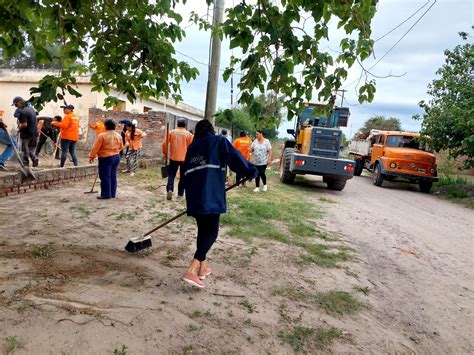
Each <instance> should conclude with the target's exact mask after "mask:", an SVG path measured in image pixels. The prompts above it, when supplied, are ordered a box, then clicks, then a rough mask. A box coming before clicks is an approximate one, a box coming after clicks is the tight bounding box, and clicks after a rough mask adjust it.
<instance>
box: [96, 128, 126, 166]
mask: <svg viewBox="0 0 474 355" xmlns="http://www.w3.org/2000/svg"><path fill="white" fill-rule="evenodd" d="M122 149H123V142H122V136H121V135H120V134H118V133H117V132H115V131H113V130H110V131H105V132H104V133H101V134H99V135H98V136H97V139H96V140H95V143H94V146H93V147H92V150H91V152H90V153H89V159H94V158H95V157H96V156H98V157H99V158H106V157H111V156H114V155H117V154H119V153H120V151H121V150H122Z"/></svg>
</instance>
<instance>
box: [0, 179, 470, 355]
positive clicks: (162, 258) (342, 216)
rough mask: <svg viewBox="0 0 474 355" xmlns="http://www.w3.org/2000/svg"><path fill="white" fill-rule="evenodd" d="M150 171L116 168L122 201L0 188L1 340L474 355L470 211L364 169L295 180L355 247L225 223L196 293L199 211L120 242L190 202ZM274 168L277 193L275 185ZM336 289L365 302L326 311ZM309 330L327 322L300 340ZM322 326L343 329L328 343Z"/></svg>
mask: <svg viewBox="0 0 474 355" xmlns="http://www.w3.org/2000/svg"><path fill="white" fill-rule="evenodd" d="M157 171H158V170H157ZM144 173H147V172H143V171H142V172H139V173H138V174H137V175H136V176H135V179H130V178H127V177H124V176H121V177H120V186H119V196H118V198H117V199H115V200H114V201H98V200H96V195H89V194H84V193H83V192H84V191H87V190H89V189H90V183H91V182H80V183H77V184H75V185H72V186H69V187H65V188H62V189H57V190H49V191H39V192H35V193H30V194H25V195H19V196H14V197H9V198H8V199H0V225H1V232H0V353H2V352H4V353H11V354H61V353H62V354H84V353H88V354H113V353H114V350H117V353H119V354H120V353H121V352H120V351H121V350H122V348H123V346H126V347H127V348H128V352H127V354H132V355H133V354H183V353H186V354H292V353H293V350H294V349H298V346H300V345H301V347H302V348H301V349H302V350H305V349H306V350H307V351H308V352H309V353H315V352H323V353H324V352H351V353H361V354H362V353H364V354H365V353H368V352H372V353H387V352H390V353H453V354H454V353H455V354H460V353H472V352H474V346H473V341H472V338H473V337H472V335H473V334H474V331H473V309H474V306H473V304H474V302H473V300H474V294H473V289H474V286H473V285H474V277H473V275H474V270H473V263H474V261H473V260H474V258H473V256H474V255H473V248H474V245H473V240H472V238H473V230H474V213H473V211H472V210H468V209H466V208H464V207H460V206H457V205H454V204H451V203H449V202H446V201H442V200H439V199H437V198H436V197H434V196H430V195H425V194H421V193H419V192H417V191H414V190H413V189H412V188H410V187H408V188H407V187H404V186H403V187H402V186H399V185H389V186H387V187H384V188H377V187H375V186H373V185H372V184H371V181H370V178H369V177H364V176H363V177H359V178H354V179H353V180H351V181H349V182H348V184H347V187H346V189H345V190H344V191H342V192H331V191H328V190H327V189H326V188H325V186H324V187H323V184H322V183H321V182H318V181H314V179H307V180H305V181H307V182H306V183H305V182H301V181H300V182H299V184H300V185H306V187H308V186H309V188H306V189H305V188H304V186H296V187H295V188H294V189H295V190H291V189H290V190H288V193H292V192H291V191H299V193H300V195H302V196H301V198H302V199H303V198H304V199H308V201H311V202H312V203H313V204H315V205H317V207H318V208H319V210H320V211H322V212H323V213H324V216H323V217H322V218H320V217H319V216H320V214H318V216H317V217H315V221H314V223H315V225H316V226H317V227H318V228H321V229H323V230H324V229H325V230H326V231H329V232H330V234H331V235H334V236H338V238H337V239H335V241H330V240H329V241H327V240H321V239H319V237H317V236H314V241H315V243H338V244H343V245H344V246H347V247H349V248H352V249H353V250H354V251H353V256H354V259H352V260H350V261H347V262H344V263H343V264H341V267H339V268H334V267H332V268H329V267H321V266H318V265H316V264H314V263H313V264H311V263H306V264H300V263H297V262H295V261H296V260H299V259H301V255H302V254H301V253H302V250H301V248H300V247H298V246H297V245H291V243H290V245H289V244H284V243H282V242H280V241H278V240H277V239H276V238H260V239H255V240H254V241H252V242H251V243H250V244H249V243H247V242H245V241H244V240H242V239H237V238H232V237H231V236H229V235H226V233H227V234H228V231H227V232H226V229H225V228H224V229H223V231H222V233H221V236H220V238H219V240H218V242H217V243H216V245H215V247H214V248H213V251H212V254H211V259H210V260H211V261H210V262H211V265H212V267H213V269H214V270H215V275H213V277H210V278H209V280H208V281H207V285H208V287H207V288H206V289H205V290H195V289H192V288H190V287H188V286H187V285H185V284H184V283H183V282H181V281H180V276H181V274H182V272H183V271H184V269H185V267H186V264H187V262H188V261H189V259H190V258H191V257H192V253H193V252H194V245H195V226H194V223H193V221H192V220H191V219H186V218H185V219H183V220H181V221H180V222H179V223H174V224H172V225H170V226H168V227H166V228H165V229H164V230H162V231H160V232H159V233H157V234H156V235H154V243H155V246H154V248H153V249H152V250H151V251H150V252H148V253H144V254H139V255H136V254H133V255H131V254H127V253H125V252H124V251H123V247H124V245H125V243H126V241H127V240H128V238H129V237H131V236H136V235H138V234H140V233H141V232H143V231H146V230H148V229H149V228H150V226H153V225H156V224H157V222H158V221H161V220H163V219H164V218H166V217H168V216H171V215H173V214H175V213H176V212H177V211H180V210H182V208H183V206H184V202H183V201H180V200H176V201H175V200H173V201H172V202H167V201H166V200H165V197H164V196H165V193H164V191H163V186H160V185H159V184H160V183H161V182H160V181H159V180H158V178H157V176H158V174H159V172H157V173H156V176H151V177H150V178H144V179H143V181H142V182H140V181H139V179H141V178H142V176H141V174H144ZM272 179H273V180H271V182H270V189H269V192H268V193H267V195H266V196H268V198H272V196H276V195H272V194H275V193H276V192H275V191H277V189H278V188H279V185H278V183H277V182H276V179H275V178H274V177H272ZM246 191H247V192H245V191H241V192H240V193H244V196H245V197H244V198H249V199H250V198H252V197H253V196H254V195H253V193H252V192H251V190H250V188H247V190H246ZM301 191H304V192H303V193H302V192H301ZM233 193H237V192H235V191H234V192H233ZM261 196H265V195H261ZM281 203H284V202H281ZM25 211H28V212H25ZM262 223H265V221H262ZM280 224H281V223H277V222H275V225H276V226H277V227H279V226H280ZM318 245H321V244H318ZM323 250H324V249H323ZM332 290H342V291H346V292H347V293H348V294H351V295H354V297H355V298H357V299H359V300H360V301H361V302H362V303H363V304H364V305H365V306H364V307H362V309H361V310H359V311H357V312H354V313H347V314H334V312H333V313H330V312H327V311H325V309H324V308H323V307H322V305H321V303H323V301H321V298H320V297H321V295H322V294H327V293H328V292H330V291H332ZM357 290H360V291H363V292H359V291H357ZM276 291H278V292H276ZM283 291H284V292H283ZM282 292H283V293H282ZM318 297H319V298H318ZM324 302H326V305H325V306H326V308H327V307H332V305H331V304H330V303H328V301H327V300H326V301H324ZM323 306H324V305H323ZM332 327H333V328H332ZM308 328H311V329H313V330H312V331H315V330H314V329H323V332H322V333H311V334H310V335H311V336H313V335H314V334H317V337H316V338H317V339H316V340H314V339H313V338H312V340H311V341H308V342H306V343H305V342H304V339H303V338H302V337H303V336H305V335H308V334H309V333H308V332H306V330H305V329H308ZM328 329H337V330H338V332H333V337H334V339H333V341H329V340H328V338H327V337H328V334H329V333H330V331H328ZM305 332H306V333H305ZM315 332H316V331H315ZM336 333H337V336H336V335H334V334H336ZM285 334H287V336H285ZM288 334H290V335H288Z"/></svg>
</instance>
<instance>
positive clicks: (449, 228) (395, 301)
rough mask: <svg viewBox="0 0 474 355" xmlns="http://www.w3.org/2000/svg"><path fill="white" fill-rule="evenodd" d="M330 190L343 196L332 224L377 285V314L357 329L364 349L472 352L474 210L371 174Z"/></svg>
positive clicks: (362, 272)
mask: <svg viewBox="0 0 474 355" xmlns="http://www.w3.org/2000/svg"><path fill="white" fill-rule="evenodd" d="M324 194H325V195H331V198H332V199H334V200H335V201H337V202H338V203H337V204H334V205H331V206H330V207H329V212H328V215H327V218H326V219H325V224H326V228H329V229H330V230H334V231H338V232H341V233H342V234H344V235H346V236H347V238H348V240H349V242H350V243H351V244H352V245H353V246H355V247H356V249H357V252H358V254H359V258H360V261H361V262H360V263H359V264H358V265H356V266H355V267H354V268H355V270H357V273H358V275H359V278H360V280H366V282H368V284H367V285H368V286H369V287H370V289H371V290H372V291H371V292H370V296H369V300H370V304H371V306H372V313H371V316H370V317H369V318H367V319H364V318H362V319H360V323H359V325H358V326H357V328H356V329H355V331H354V334H355V338H356V339H357V344H358V345H359V347H360V349H361V350H362V349H365V350H370V349H372V350H385V351H400V352H407V351H413V352H416V353H453V354H454V353H456V354H459V353H472V352H473V351H474V348H473V340H472V339H473V337H474V317H473V310H474V212H473V211H472V210H469V209H467V208H464V207H462V206H458V205H455V204H452V203H450V202H448V201H443V200H440V199H438V198H436V197H434V196H431V195H427V194H422V193H420V192H418V191H417V188H416V187H415V186H411V185H398V184H393V183H392V184H391V183H385V184H384V187H383V188H378V187H375V186H373V185H372V181H371V177H369V176H361V177H355V178H354V179H352V180H351V181H349V182H348V184H347V186H346V189H345V190H344V191H343V192H342V193H333V194H330V193H328V192H326V193H324ZM372 317H374V318H375V320H376V321H375V322H374V319H372Z"/></svg>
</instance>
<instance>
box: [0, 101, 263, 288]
mask: <svg viewBox="0 0 474 355" xmlns="http://www.w3.org/2000/svg"><path fill="white" fill-rule="evenodd" d="M13 104H14V105H15V106H16V107H17V111H16V112H15V117H17V118H18V123H19V126H18V129H19V132H20V138H21V144H20V146H21V151H22V152H23V163H24V164H26V165H28V163H29V159H30V160H31V161H32V163H33V166H37V165H38V158H37V152H39V151H40V149H41V146H42V145H43V144H44V141H45V139H46V138H45V139H43V140H40V144H39V145H38V146H37V144H36V142H37V138H38V125H37V119H36V115H37V113H36V112H35V110H34V109H33V108H32V107H31V105H28V104H27V103H26V102H25V101H24V100H23V99H22V98H20V97H15V99H14V100H13ZM62 108H63V109H64V114H65V115H64V117H63V118H62V119H60V117H59V118H55V119H54V120H53V121H52V122H48V123H47V126H45V122H43V127H40V132H43V128H49V129H50V130H51V131H53V133H54V128H55V127H58V128H59V129H60V138H61V166H64V163H65V161H66V158H67V153H68V152H69V153H70V154H71V157H72V160H73V163H74V165H77V155H76V151H75V148H76V142H77V141H78V140H79V118H78V117H77V116H76V115H75V114H74V106H73V105H65V106H62ZM0 116H1V111H0ZM119 123H120V124H122V126H123V128H122V132H121V133H118V132H117V131H116V123H115V121H114V120H112V119H105V117H102V118H101V119H99V120H98V121H97V122H96V123H95V124H91V125H89V127H90V128H91V129H93V130H95V132H96V140H95V142H94V145H93V147H92V150H91V151H90V154H89V162H90V163H92V162H93V161H94V160H95V159H96V158H98V170H99V177H100V181H101V183H100V186H101V193H100V196H98V198H99V199H113V198H115V197H116V196H117V170H118V166H119V163H120V157H121V155H123V154H124V153H125V157H126V161H127V170H126V172H129V173H130V175H132V176H133V175H134V173H135V171H136V169H137V165H138V158H139V156H140V150H141V148H142V138H143V137H145V136H146V134H145V132H143V131H142V130H140V129H138V128H137V122H136V121H129V120H123V121H120V122H119ZM0 128H4V129H0V141H1V142H2V143H4V141H5V142H6V140H5V139H4V137H3V136H2V133H6V134H9V133H8V132H7V130H6V125H5V124H4V123H3V122H2V121H1V117H0ZM44 133H45V135H48V137H51V138H52V140H55V138H53V133H51V132H44ZM10 138H12V141H13V142H15V140H14V137H13V136H11V137H10ZM56 138H57V137H56ZM8 141H10V140H9V139H8ZM41 142H42V143H41ZM14 144H16V142H15V143H14ZM162 150H163V154H164V156H165V157H166V158H167V159H169V165H168V183H167V185H166V198H167V199H168V200H171V199H172V196H173V191H174V180H175V178H176V176H177V174H178V170H179V174H180V180H179V183H178V196H180V197H181V196H183V195H184V194H185V195H186V205H187V214H188V215H189V216H192V217H194V218H195V220H196V224H197V247H196V252H195V254H194V257H193V259H192V261H191V263H190V265H189V267H188V269H187V270H186V271H185V273H184V274H183V276H182V280H183V281H185V282H187V283H189V284H191V285H193V286H195V287H199V288H202V287H205V284H204V281H203V280H204V279H205V278H206V277H208V276H209V275H210V274H211V273H212V270H211V269H210V268H209V267H208V265H207V259H206V256H207V253H208V252H209V250H210V249H211V247H212V245H213V244H214V242H215V240H216V239H217V235H218V232H219V219H220V215H221V214H222V213H225V212H226V198H225V194H226V192H225V191H226V186H225V183H226V179H227V173H226V172H227V167H228V168H230V170H232V171H234V172H235V173H236V179H237V182H242V185H244V184H245V182H246V181H248V180H250V179H255V183H256V187H255V189H254V191H255V192H258V191H260V190H259V189H260V180H262V183H263V191H267V181H266V175H265V170H266V168H267V166H268V165H269V164H270V163H271V157H272V147H271V145H270V142H269V141H268V140H267V139H265V137H264V134H263V132H262V131H257V132H256V139H255V140H254V141H252V139H250V137H249V136H248V133H247V132H245V131H242V132H240V137H239V138H237V139H235V141H234V142H233V143H231V141H230V139H228V137H227V136H226V135H225V134H224V135H223V134H221V135H217V134H216V132H215V130H214V127H213V125H212V124H211V123H210V122H209V121H207V120H201V121H199V122H198V123H197V125H196V127H195V132H194V134H193V133H191V132H190V131H188V130H187V129H186V120H178V122H177V128H176V129H173V130H171V131H170V132H168V134H167V136H166V137H165V139H164V142H163V145H162ZM10 154H11V152H10V151H9V150H8V146H7V149H6V152H4V153H3V154H2V155H1V156H0V165H4V162H5V161H6V160H8V156H9V155H10Z"/></svg>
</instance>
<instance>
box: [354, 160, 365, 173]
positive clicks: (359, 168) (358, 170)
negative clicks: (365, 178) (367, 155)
mask: <svg viewBox="0 0 474 355" xmlns="http://www.w3.org/2000/svg"><path fill="white" fill-rule="evenodd" d="M364 163H365V162H364V159H355V167H354V176H360V174H362V170H364Z"/></svg>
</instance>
